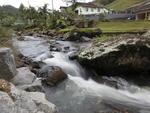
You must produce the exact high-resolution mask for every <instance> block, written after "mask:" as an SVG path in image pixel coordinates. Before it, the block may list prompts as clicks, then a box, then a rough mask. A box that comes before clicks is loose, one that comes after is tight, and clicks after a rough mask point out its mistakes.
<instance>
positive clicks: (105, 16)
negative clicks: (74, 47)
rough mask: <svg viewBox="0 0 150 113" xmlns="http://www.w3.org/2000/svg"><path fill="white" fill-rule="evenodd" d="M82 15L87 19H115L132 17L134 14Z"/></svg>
mask: <svg viewBox="0 0 150 113" xmlns="http://www.w3.org/2000/svg"><path fill="white" fill-rule="evenodd" d="M84 17H85V18H86V19H88V20H102V19H108V20H117V19H134V18H135V15H134V14H105V15H104V16H100V15H84Z"/></svg>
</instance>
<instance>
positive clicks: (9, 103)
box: [0, 84, 57, 113]
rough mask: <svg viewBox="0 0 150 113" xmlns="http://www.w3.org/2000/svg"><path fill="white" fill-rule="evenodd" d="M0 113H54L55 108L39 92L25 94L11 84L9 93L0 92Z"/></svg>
mask: <svg viewBox="0 0 150 113" xmlns="http://www.w3.org/2000/svg"><path fill="white" fill-rule="evenodd" d="M0 112H1V113H56V112H57V109H56V106H55V105H54V104H52V103H50V102H49V101H47V100H46V99H45V95H44V94H43V93H39V92H25V91H22V90H19V89H17V88H16V87H15V86H14V85H12V84H11V91H10V93H9V94H8V93H6V92H1V91H0Z"/></svg>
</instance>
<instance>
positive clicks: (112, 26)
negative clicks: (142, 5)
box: [96, 21, 150, 33]
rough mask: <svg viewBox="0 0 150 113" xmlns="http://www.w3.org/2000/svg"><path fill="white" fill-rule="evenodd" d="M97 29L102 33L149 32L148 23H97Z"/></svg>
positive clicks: (149, 23)
mask: <svg viewBox="0 0 150 113" xmlns="http://www.w3.org/2000/svg"><path fill="white" fill-rule="evenodd" d="M96 27H97V28H100V29H101V30H102V32H103V33H119V32H121V33H128V32H133V33H134V32H143V31H146V30H150V21H113V22H98V24H97V26H96Z"/></svg>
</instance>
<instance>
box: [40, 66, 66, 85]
mask: <svg viewBox="0 0 150 113" xmlns="http://www.w3.org/2000/svg"><path fill="white" fill-rule="evenodd" d="M38 77H41V78H42V80H43V82H44V83H46V84H47V85H50V86H55V85H57V84H59V83H60V82H61V81H63V80H64V79H66V78H67V74H66V73H65V72H64V71H63V70H62V69H61V68H60V67H57V66H44V67H43V68H42V69H41V70H39V73H38Z"/></svg>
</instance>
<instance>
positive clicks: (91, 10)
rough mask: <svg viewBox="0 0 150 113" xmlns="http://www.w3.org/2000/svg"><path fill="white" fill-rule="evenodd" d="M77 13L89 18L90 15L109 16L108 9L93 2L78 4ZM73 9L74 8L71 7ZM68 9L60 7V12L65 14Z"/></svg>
mask: <svg viewBox="0 0 150 113" xmlns="http://www.w3.org/2000/svg"><path fill="white" fill-rule="evenodd" d="M75 6H76V8H75V12H76V13H77V14H78V15H82V16H88V15H99V14H107V13H108V12H109V10H108V9H106V8H105V7H103V6H97V5H95V4H93V3H92V2H89V3H82V2H77V3H76V4H75ZM69 7H72V6H69ZM65 9H67V7H60V10H61V11H62V12H63V11H64V10H65Z"/></svg>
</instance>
